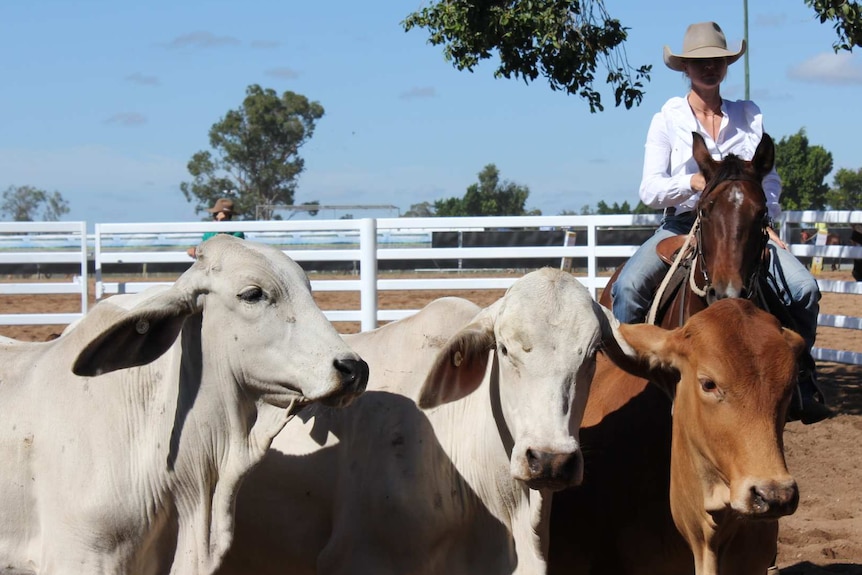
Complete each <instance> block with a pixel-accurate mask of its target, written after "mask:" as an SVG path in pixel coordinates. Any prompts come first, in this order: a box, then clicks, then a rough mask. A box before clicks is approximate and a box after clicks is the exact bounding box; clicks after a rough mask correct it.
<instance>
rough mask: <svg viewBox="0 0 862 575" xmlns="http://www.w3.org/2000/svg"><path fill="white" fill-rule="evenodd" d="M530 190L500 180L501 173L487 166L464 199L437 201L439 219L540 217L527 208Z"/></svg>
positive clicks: (495, 167)
mask: <svg viewBox="0 0 862 575" xmlns="http://www.w3.org/2000/svg"><path fill="white" fill-rule="evenodd" d="M529 195H530V189H529V188H528V187H526V186H520V185H518V184H515V183H513V182H509V181H502V182H501V181H500V172H499V170H498V169H497V166H495V165H494V164H488V165H487V166H485V167H484V168H483V169H482V171H481V172H479V182H478V183H476V184H471V185H470V187H468V188H467V193H466V194H464V197H463V198H446V199H443V200H437V201H435V202H434V211H435V215H437V216H524V215H528V213H529V215H541V212H540V211H539V210H530V212H527V211H526V210H525V209H524V204H525V203H526V201H527V196H529Z"/></svg>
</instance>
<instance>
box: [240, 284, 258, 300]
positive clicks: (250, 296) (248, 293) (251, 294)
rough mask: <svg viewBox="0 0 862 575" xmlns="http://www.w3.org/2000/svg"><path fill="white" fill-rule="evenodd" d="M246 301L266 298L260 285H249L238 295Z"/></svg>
mask: <svg viewBox="0 0 862 575" xmlns="http://www.w3.org/2000/svg"><path fill="white" fill-rule="evenodd" d="M237 297H239V299H241V300H242V301H244V302H246V303H256V302H259V301H261V300H263V299H264V293H263V290H262V289H261V288H260V287H258V286H249V287H247V288H245V289H244V290H242V291H241V292H239V295H238V296H237Z"/></svg>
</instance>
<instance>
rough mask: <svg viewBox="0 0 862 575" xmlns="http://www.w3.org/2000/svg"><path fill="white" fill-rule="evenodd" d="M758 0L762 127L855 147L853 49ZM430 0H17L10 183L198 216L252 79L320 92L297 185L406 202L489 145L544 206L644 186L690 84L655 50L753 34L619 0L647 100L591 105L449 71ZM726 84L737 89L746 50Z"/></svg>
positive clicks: (848, 157) (754, 55)
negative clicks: (645, 170)
mask: <svg viewBox="0 0 862 575" xmlns="http://www.w3.org/2000/svg"><path fill="white" fill-rule="evenodd" d="M748 4H749V6H748V8H749V50H750V52H749V54H750V55H749V58H750V59H749V65H750V89H751V97H752V99H754V100H755V101H756V102H757V103H758V104H759V105H760V107H761V109H762V110H763V112H764V123H765V126H766V129H767V131H768V132H770V133H771V134H772V135H773V137H775V139H776V140H777V139H779V138H781V137H783V136H787V135H791V134H793V133H795V132H796V131H798V130H799V129H800V128H802V127H804V128H805V129H806V130H807V133H808V136H809V140H810V142H811V143H812V144H817V145H821V146H823V147H825V148H826V149H827V150H829V151H830V152H832V154H833V158H834V160H835V169H838V168H841V167H844V168H850V169H854V170H855V169H858V168H860V167H862V152H860V149H862V148H860V145H859V137H860V134H862V120H860V104H859V102H860V101H862V56H861V55H860V53H859V50H857V51H856V52H854V53H852V54H847V53H842V54H840V55H835V54H834V53H833V51H832V42H833V41H834V39H835V33H834V31H833V30H832V28H831V25H830V24H825V25H824V24H820V23H819V21H818V20H817V19H816V18H815V17H814V14H813V12H812V11H811V10H810V9H809V8H808V7H807V6H806V5H805V3H804V2H803V0H781V1H778V0H771V1H767V2H764V1H758V0H750V1H749V2H748ZM422 5H423V3H422V2H421V1H420V2H395V1H374V0H367V1H365V2H357V1H350V2H348V1H344V0H335V1H330V2H321V1H319V0H318V1H312V0H306V1H304V2H299V1H297V0H293V1H290V2H286V1H284V0H280V1H264V0H245V1H244V2H237V1H232V2H228V1H206V2H204V1H202V0H185V1H182V2H177V1H176V0H172V1H163V0H149V1H147V2H141V1H138V0H128V1H123V2H118V1H105V0H77V1H75V2H69V1H68V0H6V1H4V2H2V4H0V22H2V23H3V33H2V34H0V54H2V55H3V56H2V60H3V68H2V70H3V76H4V78H3V79H4V85H3V89H2V90H0V110H2V111H0V190H5V189H6V188H7V187H8V186H10V185H25V184H27V185H33V186H37V187H41V188H44V189H47V190H49V191H54V190H57V191H59V192H60V193H61V194H62V195H63V196H64V197H65V198H66V199H67V200H68V201H69V204H70V208H71V212H70V213H69V214H67V216H66V217H65V218H64V219H67V220H86V221H88V222H90V223H96V222H158V221H185V220H198V219H200V215H196V214H195V213H194V209H193V204H191V203H189V202H187V201H186V200H185V198H184V197H183V195H182V193H181V192H180V190H179V184H180V182H182V181H184V180H188V179H190V176H189V174H188V172H187V171H186V164H187V162H188V160H189V159H190V158H191V156H192V154H194V153H195V152H196V151H198V150H201V149H206V148H207V147H208V138H207V133H208V131H209V128H210V126H212V124H213V123H215V122H217V121H218V120H219V119H220V118H221V117H222V116H223V115H224V114H225V112H227V111H228V110H229V109H233V108H237V107H239V106H240V104H241V102H242V99H243V97H244V94H245V89H246V87H247V86H248V85H249V84H253V83H257V84H260V85H261V86H263V87H266V88H272V89H274V90H276V91H278V92H279V93H280V92H282V91H284V90H292V91H294V92H297V93H300V94H303V95H305V96H307V97H308V98H310V99H312V100H316V101H318V102H320V103H321V104H322V105H323V106H324V108H325V110H326V114H325V116H324V117H323V118H322V119H321V120H320V121H319V123H318V126H317V130H316V132H315V134H314V137H313V138H312V140H311V141H310V142H309V143H308V144H306V146H304V147H303V148H302V149H301V152H300V155H301V156H302V157H303V158H304V159H305V162H306V170H305V172H304V173H303V174H302V175H301V177H300V180H299V188H298V191H297V195H296V201H297V202H303V201H310V200H318V201H320V202H321V203H323V204H393V205H396V206H398V207H399V208H401V211H402V212H403V211H405V210H407V209H408V208H409V207H410V205H411V204H414V203H418V202H421V201H433V200H436V199H440V198H444V197H450V196H461V195H463V193H464V191H465V190H466V188H467V186H469V185H470V184H471V183H474V182H476V181H477V174H478V172H479V171H480V170H481V169H482V168H483V167H484V166H485V165H486V164H489V163H494V164H496V165H497V167H498V168H499V170H500V173H501V176H502V177H503V178H504V179H506V180H510V181H513V182H516V183H518V184H523V185H526V186H528V187H529V188H530V197H529V199H528V201H527V207H529V208H538V209H540V210H542V212H543V213H544V214H546V215H554V214H558V213H559V212H560V211H561V210H565V209H568V210H579V209H580V208H581V206H583V205H591V206H594V205H595V204H596V202H598V201H599V200H605V201H607V202H609V203H613V202H623V201H628V202H630V203H631V204H632V205H633V204H635V203H636V202H637V188H638V184H639V182H640V170H641V160H642V155H643V141H644V138H645V136H646V130H647V127H648V125H649V121H650V118H651V116H652V114H654V113H655V112H656V111H657V110H658V109H659V108H660V107H661V105H662V103H663V102H664V101H665V100H666V99H667V98H669V97H671V96H675V95H683V94H684V93H685V92H686V90H687V84H686V81H685V80H684V79H683V77H682V76H681V74H679V73H676V72H672V71H671V70H669V69H667V68H666V67H665V66H664V64H663V63H662V60H661V54H662V47H663V46H664V45H665V44H668V45H669V46H670V47H671V49H673V50H674V51H676V52H678V51H680V50H681V47H682V36H683V33H684V32H685V28H686V26H687V25H688V24H690V23H692V22H700V21H705V20H715V21H717V22H719V24H721V26H722V27H723V28H724V30H725V33H726V34H727V36H728V40H729V42H730V44H731V46H732V47H735V46H737V45H738V43H739V41H740V40H741V39H742V38H743V34H744V30H743V2H742V1H741V0H737V1H734V2H716V1H715V0H711V1H708V2H706V1H700V0H689V1H688V2H675V1H656V2H644V1H643V0H618V1H614V0H608V1H607V2H606V4H605V5H606V8H607V10H608V11H609V12H610V13H611V14H612V15H613V16H614V17H616V18H619V19H620V20H621V21H622V22H623V24H624V25H626V26H628V27H629V28H630V30H629V41H628V43H627V53H628V57H629V60H630V63H631V64H633V65H641V64H652V65H653V74H652V81H651V82H650V83H649V84H648V85H647V95H646V97H645V98H644V101H643V103H642V104H641V106H640V107H639V108H636V109H632V110H625V109H624V108H614V107H613V101H612V94H611V93H610V92H609V91H608V90H605V89H603V95H604V100H605V103H606V108H605V112H603V113H597V114H590V112H589V107H588V106H587V105H586V103H585V102H584V101H583V100H581V99H579V98H577V97H575V96H568V95H566V94H564V93H561V92H553V91H552V90H551V89H550V88H549V87H548V85H547V84H546V83H545V82H544V81H543V80H541V79H539V80H537V81H536V82H534V83H532V84H529V85H527V84H524V83H523V82H522V81H518V80H505V79H494V77H493V71H494V63H493V62H492V61H488V62H485V63H483V64H481V65H480V66H479V67H478V68H477V69H476V70H475V71H474V72H473V73H469V72H466V71H464V72H459V71H457V70H456V69H455V68H453V67H452V66H451V65H450V64H449V63H448V62H446V61H445V60H444V58H443V55H442V49H441V48H440V47H435V46H431V45H430V44H428V43H427V42H426V34H425V32H424V31H423V30H414V31H411V32H410V33H405V32H404V31H403V29H402V27H401V24H400V23H401V21H402V20H403V19H404V18H405V17H406V15H407V14H408V13H409V12H410V11H412V10H415V9H417V8H418V7H420V6H422ZM722 94H723V96H724V97H725V98H728V99H737V98H742V97H743V95H744V68H743V60H740V61H739V62H738V63H737V64H734V65H733V66H732V67H731V68H730V72H729V75H728V78H727V80H726V81H725V83H724V85H723V88H722ZM833 174H834V171H833ZM827 180H828V182H829V183H831V182H832V174H830V176H829V177H828V179H827ZM361 215H362V214H360V213H358V212H357V213H356V214H355V216H356V217H361ZM377 215H381V214H377ZM387 215H393V214H387Z"/></svg>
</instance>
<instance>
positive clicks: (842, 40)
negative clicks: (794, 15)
mask: <svg viewBox="0 0 862 575" xmlns="http://www.w3.org/2000/svg"><path fill="white" fill-rule="evenodd" d="M805 3H806V4H807V5H808V6H810V7H812V8H814V11H815V12H816V13H817V16H818V17H819V18H820V23H821V24H822V23H824V22H826V21H827V20H829V21H831V22H833V25H832V27H833V28H834V29H835V32H836V33H837V34H838V40H836V41H835V43H834V44H832V48H833V49H834V50H835V51H836V52H838V51H839V50H847V51H848V52H852V51H853V47H854V46H862V10H860V7H859V3H858V2H850V1H848V0H805Z"/></svg>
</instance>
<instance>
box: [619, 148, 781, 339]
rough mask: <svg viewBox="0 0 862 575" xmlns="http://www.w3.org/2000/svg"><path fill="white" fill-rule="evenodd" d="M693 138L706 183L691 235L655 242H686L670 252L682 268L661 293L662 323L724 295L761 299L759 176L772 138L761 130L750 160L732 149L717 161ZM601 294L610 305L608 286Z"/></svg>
mask: <svg viewBox="0 0 862 575" xmlns="http://www.w3.org/2000/svg"><path fill="white" fill-rule="evenodd" d="M693 138H694V142H693V147H692V152H693V155H694V158H695V161H696V162H697V163H698V167H699V168H700V170H701V172H702V173H703V175H704V178H705V179H706V181H707V186H706V188H705V189H704V190H703V192H702V193H701V197H700V200H699V201H698V204H697V206H696V209H695V211H696V215H697V219H696V220H695V223H694V227H693V229H692V233H691V235H690V236H689V237H688V238H686V237H685V236H678V237H677V238H671V239H669V240H665V242H662V245H660V246H659V249H660V250H662V249H665V250H668V251H670V250H671V249H672V248H673V247H675V246H680V245H681V248H680V249H682V248H684V247H685V248H687V249H686V250H685V252H684V253H681V254H678V255H677V254H674V256H675V257H677V258H679V264H680V267H679V268H678V269H679V270H682V271H681V272H677V281H676V283H675V284H674V283H673V282H671V283H670V284H669V288H670V289H668V292H666V293H664V294H660V295H661V297H660V301H659V305H658V306H657V310H658V312H659V313H658V316H657V317H656V319H657V321H656V322H655V323H657V324H659V325H663V326H664V327H677V326H680V325H683V323H685V320H686V319H688V317H690V316H691V315H692V314H694V313H697V312H698V311H701V310H702V309H703V308H705V307H706V306H707V305H710V304H712V303H715V302H716V301H718V300H719V299H723V298H726V297H743V298H747V299H755V298H757V299H758V300H759V301H758V303H763V302H762V299H761V298H762V296H763V294H762V290H761V289H760V286H761V282H760V281H759V280H760V278H761V277H762V272H763V268H764V262H765V259H764V258H765V252H764V249H765V247H766V242H767V240H768V236H767V233H766V226H767V224H768V221H769V220H768V217H769V214H768V212H767V208H766V195H765V194H764V192H763V186H762V184H761V182H762V181H763V176H764V175H766V174H767V173H769V171H770V170H771V169H772V165H773V163H774V158H775V152H774V150H775V148H774V145H773V142H772V139H771V138H770V137H769V135H767V134H764V136H763V140H761V143H760V145H759V146H758V148H757V153H755V155H754V158H753V159H752V160H751V161H750V162H747V161H744V160H741V159H740V158H738V157H737V156H734V155H729V156H728V157H727V158H725V159H724V160H723V161H720V162H717V161H715V160H713V159H712V157H711V156H710V154H709V151H708V150H707V148H706V144H705V143H704V141H703V138H702V137H701V136H700V134H697V133H695V134H693ZM685 240H687V241H688V245H687V246H686V245H685ZM614 279H615V278H612V279H611V282H613V281H614ZM680 280H682V281H680ZM604 294H607V296H606V301H605V302H603V303H607V304H608V305H610V303H611V302H610V289H606V290H605V292H604ZM604 294H603V296H604ZM662 302H663V305H662ZM662 318H664V319H663V320H662Z"/></svg>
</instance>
